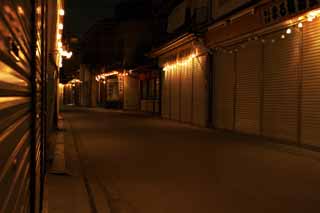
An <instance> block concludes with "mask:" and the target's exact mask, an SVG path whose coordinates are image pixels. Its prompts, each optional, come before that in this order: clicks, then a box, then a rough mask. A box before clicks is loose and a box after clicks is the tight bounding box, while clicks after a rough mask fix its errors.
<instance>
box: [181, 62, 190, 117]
mask: <svg viewBox="0 0 320 213" xmlns="http://www.w3.org/2000/svg"><path fill="white" fill-rule="evenodd" d="M181 71H182V72H181V75H182V76H181V121H183V122H187V123H191V116H192V62H191V61H190V62H188V63H187V64H186V65H184V66H183V69H182V70H181Z"/></svg>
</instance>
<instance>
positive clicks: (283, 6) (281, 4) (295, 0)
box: [262, 0, 320, 24]
mask: <svg viewBox="0 0 320 213" xmlns="http://www.w3.org/2000/svg"><path fill="white" fill-rule="evenodd" d="M319 5H320V0H278V1H273V2H272V3H271V4H269V5H268V6H266V7H265V8H263V10H262V16H263V17H262V18H263V21H264V24H271V23H274V22H277V21H280V20H281V19H284V18H286V17H289V16H292V15H294V14H296V13H299V12H303V11H306V10H308V9H311V8H314V7H316V6H319Z"/></svg>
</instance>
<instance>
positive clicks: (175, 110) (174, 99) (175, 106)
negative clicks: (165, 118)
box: [171, 66, 180, 121]
mask: <svg viewBox="0 0 320 213" xmlns="http://www.w3.org/2000/svg"><path fill="white" fill-rule="evenodd" d="M179 75H180V66H174V67H173V70H172V81H171V85H172V87H171V94H172V96H171V119H172V120H176V121H179V119H180V116H179V110H180V94H179V84H180V78H179Z"/></svg>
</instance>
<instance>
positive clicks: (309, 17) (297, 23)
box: [214, 9, 320, 54]
mask: <svg viewBox="0 0 320 213" xmlns="http://www.w3.org/2000/svg"><path fill="white" fill-rule="evenodd" d="M319 17H320V9H317V10H313V11H310V12H308V13H307V14H306V15H303V16H300V17H299V18H298V19H297V20H294V21H292V23H293V24H290V26H289V27H287V28H285V29H283V32H282V33H279V34H280V38H279V39H280V40H283V39H286V38H287V37H288V36H290V35H291V34H292V33H294V31H295V30H302V28H303V27H304V23H305V22H312V21H314V20H315V19H317V18H319ZM259 39H260V41H261V42H262V43H266V42H267V39H266V38H264V37H263V36H259V35H254V36H251V37H249V38H248V39H246V40H244V41H243V42H241V43H240V44H238V46H236V47H234V46H233V48H225V47H219V46H217V47H215V48H214V50H215V51H221V52H223V53H229V54H234V53H237V52H238V51H239V50H240V49H244V48H246V43H248V42H250V41H252V40H255V41H258V40H259ZM276 41H277V38H276V37H275V38H272V39H270V42H271V43H272V44H273V43H275V42H276Z"/></svg>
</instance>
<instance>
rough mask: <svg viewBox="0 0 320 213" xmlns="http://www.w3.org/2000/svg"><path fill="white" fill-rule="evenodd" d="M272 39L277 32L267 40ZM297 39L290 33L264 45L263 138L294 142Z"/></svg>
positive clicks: (296, 100) (296, 116)
mask: <svg viewBox="0 0 320 213" xmlns="http://www.w3.org/2000/svg"><path fill="white" fill-rule="evenodd" d="M274 37H280V35H279V33H274V34H273V35H270V38H269V37H268V38H266V39H267V40H271V38H274ZM299 39H300V37H299V34H298V33H293V34H291V35H289V36H287V38H286V39H282V40H279V41H277V42H276V43H274V44H271V43H267V44H266V45H265V46H264V75H263V84H264V88H263V89H264V96H263V101H264V106H263V109H264V111H263V135H264V136H268V137H275V138H280V139H285V140H290V141H297V127H298V85H299V84H298V68H299V57H300V49H299V42H300V40H299Z"/></svg>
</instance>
